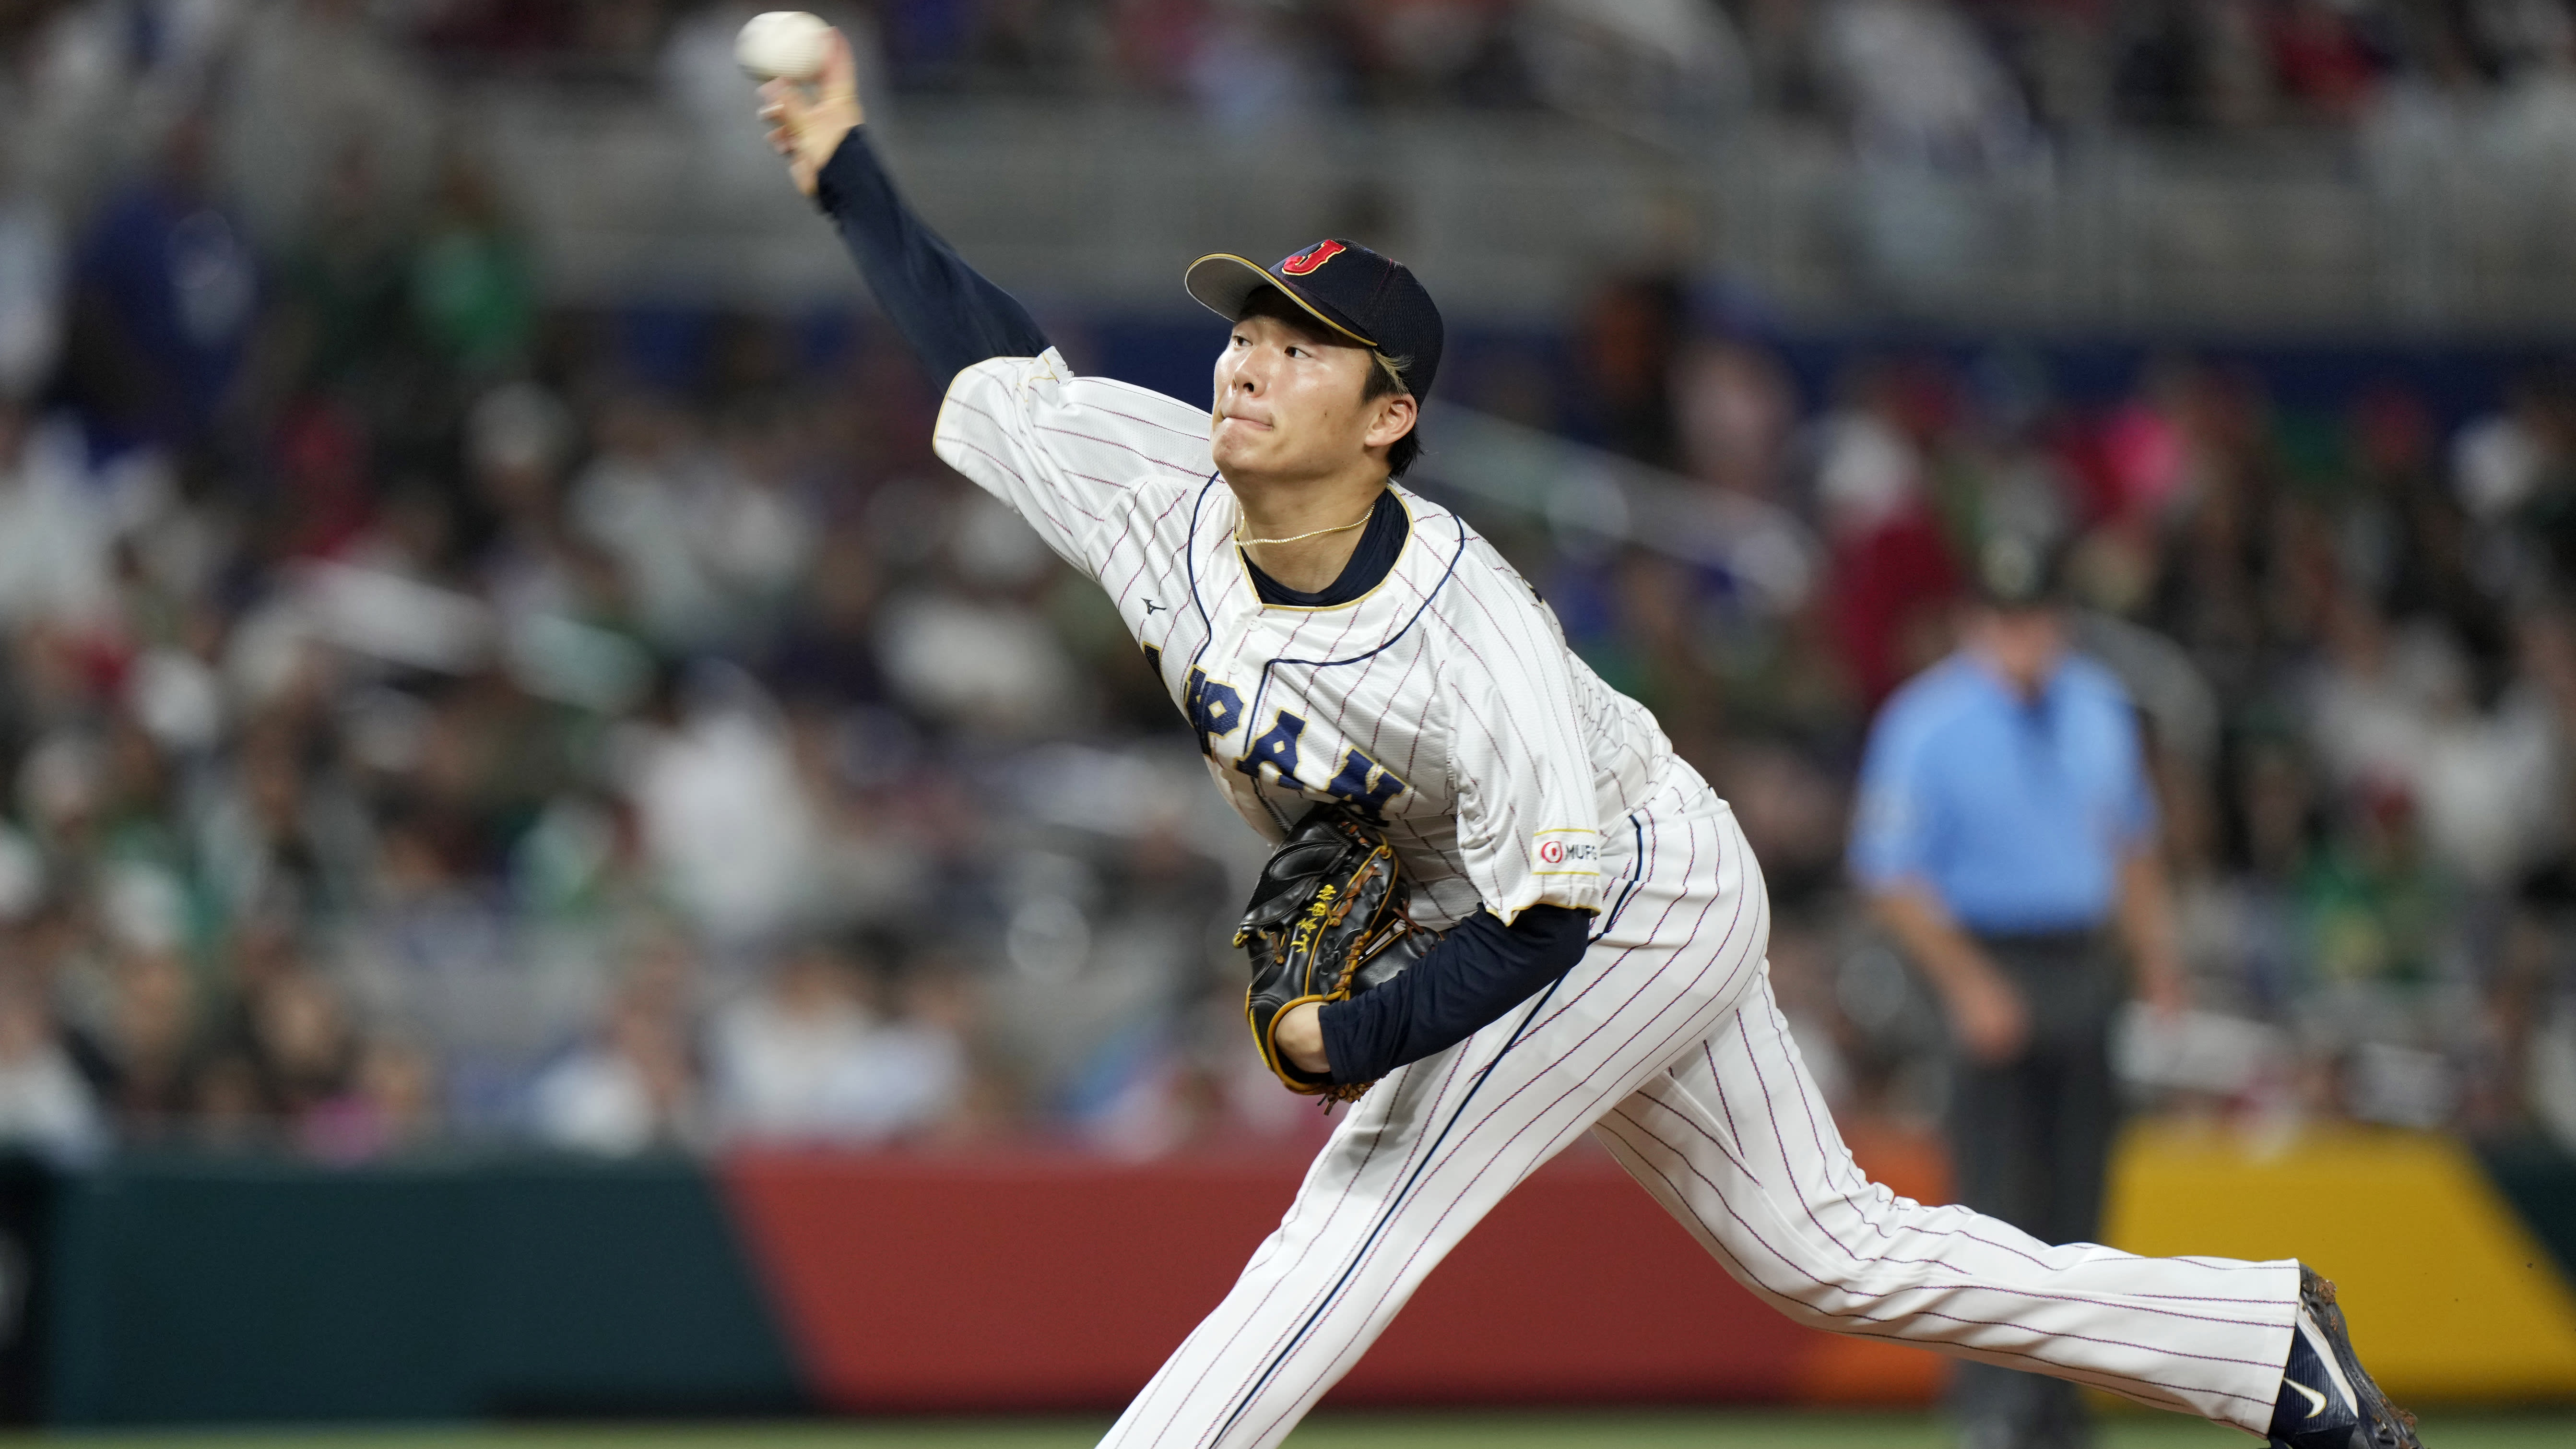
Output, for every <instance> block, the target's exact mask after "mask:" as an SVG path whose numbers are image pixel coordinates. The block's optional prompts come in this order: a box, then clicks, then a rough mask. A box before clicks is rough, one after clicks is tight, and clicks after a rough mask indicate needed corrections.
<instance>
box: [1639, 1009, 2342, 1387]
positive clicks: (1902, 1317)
mask: <svg viewBox="0 0 2576 1449" xmlns="http://www.w3.org/2000/svg"><path fill="white" fill-rule="evenodd" d="M1593 1130H1594V1132H1595V1133H1596V1134H1597V1135H1598V1136H1599V1137H1600V1138H1601V1139H1602V1140H1603V1141H1604V1142H1605V1143H1606V1144H1607V1145H1608V1146H1609V1148H1610V1150H1611V1152H1612V1153H1613V1154H1614V1155H1616V1156H1617V1157H1618V1159H1619V1161H1620V1163H1621V1165H1622V1166H1625V1167H1626V1168H1627V1169H1628V1171H1629V1173H1630V1174H1631V1175H1632V1176H1634V1177H1635V1178H1636V1179H1637V1181H1638V1182H1639V1183H1640V1184H1641V1185H1642V1186H1644V1187H1645V1189H1646V1190H1647V1191H1648V1192H1650V1193H1652V1194H1654V1196H1655V1199H1656V1200H1657V1201H1658V1202H1661V1203H1662V1204H1663V1205H1664V1207H1665V1209H1666V1211H1669V1212H1670V1213H1672V1214H1673V1216H1674V1217H1675V1218H1677V1219H1679V1220H1680V1222H1681V1224H1682V1226H1683V1227H1685V1228H1687V1229H1689V1230H1690V1232H1691V1234H1692V1236H1694V1237H1696V1238H1697V1239H1698V1240H1699V1242H1700V1245H1701V1246H1702V1247H1705V1248H1707V1249H1708V1250H1709V1252H1710V1253H1712V1254H1714V1255H1715V1256H1716V1258H1717V1260H1718V1261H1719V1262H1720V1263H1723V1264H1724V1265H1725V1266H1726V1270H1727V1271H1728V1272H1729V1273H1731V1274H1733V1275H1734V1277H1735V1279H1736V1281H1738V1282H1740V1283H1742V1284H1744V1285H1745V1286H1746V1287H1747V1288H1750V1289H1752V1290H1753V1291H1754V1292H1755V1293H1756V1294H1758V1295H1760V1296H1761V1297H1762V1298H1763V1299H1764V1300H1765V1301H1767V1302H1769V1303H1770V1304H1772V1305H1773V1306H1774V1307H1776V1308H1778V1309H1780V1310H1781V1311H1782V1312H1784V1313H1786V1314H1788V1315H1789V1316H1790V1317H1792V1318H1795V1319H1797V1320H1798V1321H1799V1322H1801V1323H1805V1324H1808V1325H1810V1326H1813V1327H1816V1328H1823V1329H1829V1330H1831V1331H1833V1332H1836V1333H1853V1334H1865V1335H1868V1336H1871V1337H1876V1338H1888V1339H1894V1340H1897V1341H1899V1342H1904V1343H1910V1344H1915V1345H1918V1346H1920V1347H1924V1348H1930V1349H1936V1350H1939V1351H1940V1352H1943V1353H1948V1354H1951V1355H1954V1356H1956V1357H1960V1358H1967V1359H1974V1360H1977V1361H1979V1362H1983V1363H1991V1364H1998V1365H2002V1366H2005V1367H2010V1368H2018V1369H2027V1370H2030V1371H2033V1372H2036V1373H2044V1374H2049V1375H2052V1376H2055V1377H2058V1378H2064V1379H2072V1380H2074V1381H2076V1382H2078V1383H2084V1384H2091V1385H2093V1386H2095V1387H2097V1388H2103V1389H2108V1390H2110V1391H2111V1392H2113V1393H2116V1394H2121V1395H2124V1396H2126V1397H2128V1398H2132V1399H2136V1400H2138V1401H2139V1402H2141V1403H2146V1404H2152V1405H2154V1406H2155V1407H2157V1408H2161V1409H2175V1410H2180V1411H2182V1412H2185V1413H2190V1414H2196V1415H2199V1416H2201V1417H2203V1418H2208V1419H2215V1420H2217V1421H2219V1422H2221V1423H2227V1424H2233V1425H2235V1426H2237V1427H2238V1428H2241V1429H2246V1430H2250V1431H2252V1432H2253V1433H2255V1434H2262V1433H2264V1432H2265V1431H2266V1430H2267V1429H2268V1428H2269V1426H2270V1424H2271V1419H2272V1409H2273V1403H2274V1400H2275V1399H2276V1398H2277V1397H2278V1396H2279V1395H2280V1393H2281V1371H2282V1366H2283V1364H2284V1363H2285V1362H2286V1361H2287V1359H2288V1357H2289V1352H2290V1333H2291V1323H2292V1320H2293V1318H2294V1316H2295V1315H2296V1313H2297V1311H2298V1305H2299V1265H2298V1264H2297V1263H2296V1262H2295V1261H2291V1260H2286V1259H2285V1260H2282V1261H2279V1262H2270V1263H2247V1262H2238V1261H2235V1260H2232V1259H2224V1258H2142V1257H2138V1256H2136V1255H2134V1254H2130V1253H2122V1252H2118V1251H2115V1250H2113V1249H2110V1248H2105V1247H2102V1246H2099V1245H2097V1244H2093V1243H2074V1244H2069V1245H2066V1246H2063V1247H2052V1246H2050V1245H2048V1244H2045V1243H2041V1242H2039V1241H2038V1240H2036V1239H2034V1238H2032V1237H2030V1236H2029V1235H2028V1234H2026V1233H2023V1232H2021V1231H2020V1230H2018V1229H2016V1228H2013V1227H2011V1226H2009V1225H2007V1224H2005V1223H2002V1222H1998V1221H1996V1220H1995V1219H1992V1218H1988V1217H1982V1216H1980V1215H1978V1214H1976V1213H1973V1212H1970V1211H1969V1210H1968V1209H1966V1208H1961V1207H1925V1206H1923V1205H1922V1204H1920V1203H1917V1202H1915V1201H1913V1200H1912V1199H1910V1198H1901V1197H1898V1196H1897V1195H1896V1194H1895V1193H1894V1192H1892V1191H1890V1190H1889V1189H1887V1188H1885V1187H1882V1186H1880V1185H1878V1184H1876V1183H1873V1182H1871V1181H1870V1180H1869V1179H1868V1178H1867V1177H1866V1176H1865V1175H1864V1174H1863V1173H1862V1172H1861V1170H1860V1168H1859V1166H1858V1165H1857V1164H1856V1163H1854V1162H1853V1160H1852V1155H1851V1152H1850V1149H1848V1148H1846V1147H1845V1146H1844V1145H1843V1141H1842V1135H1841V1133H1840V1132H1838V1131H1837V1130H1836V1129H1835V1127H1834V1121H1833V1118H1832V1116H1831V1115H1830V1114H1829V1113H1828V1112H1827V1111H1826V1110H1825V1105H1824V1102H1823V1099H1822V1098H1821V1097H1819V1096H1818V1094H1817V1092H1816V1087H1815V1083H1814V1082H1813V1081H1812V1080H1810V1079H1809V1077H1808V1076H1807V1069H1806V1065H1805V1063H1804V1062H1803V1061H1801V1060H1800V1059H1799V1056H1798V1050H1797V1047H1796V1045H1795V1044H1794V1043H1792V1042H1791V1041H1790V1039H1789V1031H1788V1023H1787V1021H1786V1020H1785V1019H1783V1018H1782V1017H1781V1015H1780V1012H1779V1009H1778V1007H1777V1006H1776V1005H1774V1003H1773V1001H1772V996H1771V983H1770V980H1769V978H1768V976H1767V975H1766V976H1765V977H1764V979H1763V980H1762V981H1761V982H1759V983H1758V984H1757V986H1756V988H1755V990H1754V991H1752V992H1751V993H1749V994H1748V995H1747V996H1746V997H1745V999H1744V1001H1743V1002H1742V1004H1741V1005H1740V1006H1739V1007H1738V1008H1737V1010H1736V1011H1735V1013H1734V1015H1733V1017H1732V1018H1731V1019H1730V1020H1728V1021H1727V1022H1725V1023H1724V1024H1723V1025H1721V1026H1720V1027H1719V1028H1718V1030H1717V1031H1716V1033H1715V1034H1713V1035H1712V1036H1710V1037H1709V1039H1708V1040H1707V1041H1705V1042H1703V1043H1701V1044H1700V1046H1699V1048H1698V1049H1697V1050H1696V1051H1695V1052H1692V1053H1690V1054H1689V1055H1688V1056H1687V1057H1685V1058H1684V1059H1683V1060H1681V1061H1678V1062H1676V1063H1675V1064H1674V1066H1673V1068H1672V1069H1671V1070H1670V1071H1668V1072H1664V1073H1659V1074H1657V1075H1656V1076H1654V1077H1651V1078H1649V1079H1648V1080H1647V1082H1646V1085H1645V1086H1644V1087H1642V1088H1640V1089H1639V1090H1638V1092H1637V1093H1636V1095H1634V1096H1632V1097H1630V1098H1629V1099H1628V1100H1626V1101H1625V1102H1622V1103H1621V1104H1620V1105H1619V1106H1618V1107H1617V1108H1615V1109H1614V1110H1613V1111H1612V1112H1611V1113H1610V1115H1609V1116H1607V1117H1604V1118H1603V1119H1602V1120H1601V1123H1600V1125H1599V1126H1597V1127H1596V1128H1594V1129H1593Z"/></svg>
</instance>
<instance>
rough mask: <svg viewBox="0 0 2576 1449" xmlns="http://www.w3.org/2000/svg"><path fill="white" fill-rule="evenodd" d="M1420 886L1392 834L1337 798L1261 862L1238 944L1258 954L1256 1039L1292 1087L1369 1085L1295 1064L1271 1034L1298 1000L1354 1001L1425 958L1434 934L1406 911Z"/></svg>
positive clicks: (1343, 1094)
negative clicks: (1400, 862)
mask: <svg viewBox="0 0 2576 1449" xmlns="http://www.w3.org/2000/svg"><path fill="white" fill-rule="evenodd" d="M1411 893H1412V888H1411V886H1409V885H1408V884H1407V883H1406V882H1405V880H1404V878H1403V877H1402V875H1401V874H1399V873H1398V872H1397V870H1396V864H1395V852H1394V851H1392V850H1390V849H1388V848H1387V844H1386V841H1385V840H1384V839H1383V838H1381V837H1380V836H1379V835H1378V834H1377V833H1376V832H1375V831H1373V830H1370V829H1369V828H1368V827H1367V826H1365V825H1362V824H1361V823H1360V822H1359V821H1358V820H1357V819H1356V818H1354V817H1353V816H1352V815H1351V814H1350V813H1349V812H1348V811H1347V810H1344V809H1342V808H1341V807H1339V806H1334V805H1325V806H1318V807H1317V808H1316V809H1314V810H1312V811H1309V812H1308V813H1307V815H1306V818H1305V819H1303V820H1301V821H1299V822H1297V828H1296V829H1295V830H1293V831H1291V832H1290V833H1289V836H1288V839H1287V840H1286V841H1285V842H1283V843H1282V844H1281V845H1280V847H1279V848H1278V849H1277V850H1275V851H1272V852H1271V855H1270V862H1269V864H1267V865H1265V866H1263V867H1262V868H1261V880H1260V882H1259V883H1258V884H1256V885H1255V886H1254V887H1253V888H1252V903H1251V904H1250V905H1249V906H1247V907H1245V908H1244V912H1243V924H1242V925H1241V926H1240V927H1238V928H1237V929H1236V930H1235V933H1234V944H1236V945H1238V946H1241V947H1243V948H1244V949H1245V951H1246V952H1247V953H1248V954H1250V956H1251V957H1252V988H1251V990H1249V991H1248V992H1246V993H1245V995H1244V1003H1243V1006H1244V1015H1245V1017H1246V1018H1247V1019H1248V1020H1249V1021H1250V1023H1251V1026H1252V1040H1253V1043H1254V1045H1256V1046H1258V1047H1259V1048H1260V1049H1261V1060H1262V1063H1263V1064H1264V1065H1266V1066H1268V1067H1269V1068H1270V1070H1271V1071H1272V1072H1273V1073H1274V1074H1276V1075H1277V1076H1278V1078H1279V1080H1280V1081H1282V1082H1285V1083H1287V1084H1288V1090H1290V1091H1292V1092H1299V1093H1303V1094H1304V1095H1306V1096H1310V1097H1325V1098H1329V1099H1331V1100H1333V1101H1336V1102H1351V1101H1356V1100H1358V1099H1359V1097H1360V1095H1361V1094H1362V1093H1364V1092H1366V1091H1367V1090H1368V1089H1369V1086H1370V1084H1369V1083H1367V1082H1335V1081H1333V1080H1332V1079H1331V1078H1329V1077H1322V1076H1314V1075H1310V1074H1308V1073H1307V1072H1305V1071H1302V1070H1300V1069H1299V1068H1297V1067H1296V1066H1294V1065H1291V1064H1290V1063H1289V1062H1288V1061H1287V1060H1286V1059H1285V1058H1283V1057H1282V1056H1280V1054H1279V1044H1278V1042H1277V1041H1276V1040H1274V1039H1273V1037H1272V1035H1271V1033H1272V1031H1273V1030H1274V1029H1275V1028H1276V1027H1277V1025H1278V1022H1279V1014H1280V1013H1281V1012H1283V1011H1286V1010H1287V1009H1288V1008H1290V1007H1292V1006H1296V1005H1299V1004H1301V1003H1304V1002H1308V1001H1316V1002H1331V1001H1342V1000H1345V999H1347V998H1349V997H1353V996H1356V995H1358V994H1359V993H1361V992H1363V991H1367V990H1370V989H1372V988H1375V987H1379V986H1383V985H1385V984H1386V983H1387V982H1389V981H1392V980H1394V979H1395V978H1396V976H1397V975H1399V974H1400V973H1402V972H1403V970H1404V969H1405V968H1406V967H1407V966H1410V965H1412V964H1413V963H1414V962H1415V961H1416V960H1419V959H1420V958H1421V956H1422V954H1423V953H1424V952H1426V951H1428V950H1429V949H1430V948H1431V943H1432V940H1433V939H1434V938H1433V936H1432V933H1431V932H1429V931H1425V930H1423V929H1421V928H1420V927H1418V926H1416V925H1414V924H1413V922H1412V921H1411V920H1409V919H1407V918H1406V916H1405V914H1404V908H1405V905H1406V902H1407V900H1408V898H1409V897H1410V895H1411Z"/></svg>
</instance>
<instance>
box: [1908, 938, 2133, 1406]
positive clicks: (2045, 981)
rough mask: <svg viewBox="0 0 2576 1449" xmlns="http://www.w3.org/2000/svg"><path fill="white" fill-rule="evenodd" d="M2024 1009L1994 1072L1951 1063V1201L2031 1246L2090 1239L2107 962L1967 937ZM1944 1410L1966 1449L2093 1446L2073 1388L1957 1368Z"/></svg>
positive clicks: (2039, 945)
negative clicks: (2020, 1037) (2018, 1037)
mask: <svg viewBox="0 0 2576 1449" xmlns="http://www.w3.org/2000/svg"><path fill="white" fill-rule="evenodd" d="M1979 944H1981V945H1982V946H1984V947H1985V950H1986V954H1987V955H1988V956H1989V957H1990V958H1992V959H1993V960H1994V962H1995V964H1996V965H1998V966H1999V967H2001V968H2002V969H2003V971H2004V973H2005V975H2006V976H2008V977H2009V978H2010V979H2011V980H2012V982H2013V985H2014V986H2015V987H2016V988H2017V989H2018V990H2019V991H2020V992H2021V994H2022V1000H2023V1001H2024V1002H2025V1003H2026V1004H2027V1005H2028V1006H2029V1008H2030V1019H2031V1040H2030V1044H2029V1046H2028V1047H2027V1048H2025V1049H2024V1051H2023V1052H2022V1054H2021V1055H2020V1056H2019V1057H2017V1058H2015V1059H2014V1060H2012V1061H2009V1062H2005V1063H2002V1064H2000V1065H1995V1066H1987V1065H1982V1064H1978V1063H1973V1062H1969V1061H1966V1060H1964V1059H1956V1058H1954V1060H1953V1061H1952V1063H1951V1095H1950V1116H1949V1129H1950V1159H1951V1166H1952V1170H1953V1171H1954V1172H1955V1173H1956V1175H1957V1183H1956V1187H1955V1189H1954V1191H1955V1195H1956V1198H1957V1200H1958V1201H1959V1202H1960V1203H1962V1204H1964V1205H1966V1206H1968V1207H1971V1208H1974V1209H1976V1210H1977V1211H1978V1212H1980V1213H1983V1214H1985V1215H1986V1216H1988V1217H1993V1218H2001V1219H2002V1220H2003V1221H2005V1222H2008V1223H2010V1224H2012V1225H2013V1226H2014V1227H2017V1228H2019V1229H2021V1230H2022V1231H2023V1232H2026V1233H2028V1234H2030V1235H2031V1236H2032V1237H2034V1238H2037V1239H2039V1240H2040V1241H2041V1242H2043V1243H2090V1242H2095V1241H2098V1240H2099V1239H2100V1237H2101V1232H2102V1184H2103V1177H2104V1175H2105V1172H2106V1170H2107V1168H2108V1166H2109V1158H2110V1148H2111V1134H2112V1132H2113V1131H2114V1130H2115V1129H2116V1128H2117V1126H2118V1125H2119V1100H2118V1097H2117V1094H2116V1092H2115V1090H2114V1088H2113V1085H2112V1081H2111V1055H2110V1033H2111V1019H2112V1014H2113V1012H2114V1011H2115V1010H2116V1009H2117V1007H2118V1005H2119V1003H2120V1000H2121V998H2122V996H2123V995H2124V994H2125V993H2124V991H2123V990H2122V983H2121V972H2120V966H2119V959H2118V957H2117V955H2116V953H2115V952H2114V951H2112V950H2111V948H2110V945H2109V943H2108V942H2107V941H2106V940H2105V939H2104V938H2103V936H2102V934H2101V933H2099V932H2094V931H2081V932H2064V933H2054V934H2049V935H2025V936H1980V937H1979ZM1951 1402H1952V1405H1953V1407H1954V1408H1955V1410H1956V1412H1957V1413H1958V1416H1959V1427H1960V1437H1961V1441H1962V1443H1963V1444H1964V1445H1965V1446H1967V1449H2040V1446H2049V1449H2080V1446H2082V1445H2085V1444H2088V1443H2090V1442H2091V1440H2092V1425H2091V1419H2090V1416H2089V1415H2088V1414H2087V1413H2086V1412H2085V1408H2084V1402H2083V1400H2082V1399H2081V1398H2080V1397H2079V1396H2078V1395H2077V1391H2076V1386H2075V1385H2074V1384H2072V1383H2069V1382H2067V1381H2065V1380H2063V1379H2055V1378H2043V1377H2041V1376H2039V1375H2037V1374H2028V1373H2020V1372H2016V1371H2015V1370H2012V1369H2007V1368H1998V1367H1996V1366H1994V1365H1992V1364H1984V1363H1976V1362H1973V1361H1972V1362H1967V1363H1962V1364H1960V1365H1959V1369H1958V1378H1957V1379H1956V1380H1955V1382H1954V1388H1953V1390H1952V1398H1951Z"/></svg>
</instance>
